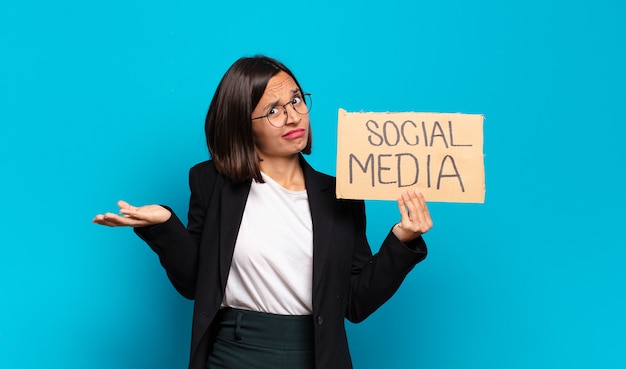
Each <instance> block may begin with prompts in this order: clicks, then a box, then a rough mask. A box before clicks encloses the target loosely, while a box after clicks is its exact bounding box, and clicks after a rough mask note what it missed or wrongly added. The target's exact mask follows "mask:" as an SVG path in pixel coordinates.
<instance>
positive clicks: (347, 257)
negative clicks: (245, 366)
mask: <svg viewBox="0 0 626 369" xmlns="http://www.w3.org/2000/svg"><path fill="white" fill-rule="evenodd" d="M300 162H301V165H302V168H303V171H304V179H305V183H306V190H307V194H308V198H309V205H310V209H311V217H312V221H313V321H312V322H311V324H314V328H315V337H314V342H315V366H316V368H317V369H333V368H337V369H350V368H352V362H351V359H350V353H349V351H348V342H347V339H346V332H345V327H344V319H348V320H350V321H352V322H360V321H362V320H363V319H365V318H366V317H367V316H369V315H370V314H371V313H373V312H374V311H375V310H376V309H377V308H378V307H380V306H381V305H382V304H383V303H384V302H385V301H387V300H388V299H389V298H390V297H391V296H392V295H393V294H394V292H395V291H396V290H397V289H398V287H399V286H400V284H401V283H402V281H403V280H404V278H405V276H406V274H407V273H408V272H409V271H410V270H411V269H412V268H413V267H414V266H415V264H417V263H418V262H420V261H421V260H423V259H424V258H425V257H426V244H425V243H424V241H423V239H422V238H421V237H420V238H418V239H416V240H414V241H412V242H411V243H410V244H403V243H402V242H400V241H399V240H398V239H397V238H396V237H395V236H394V235H393V233H391V232H389V234H388V236H387V237H386V239H385V240H384V241H383V243H382V245H381V247H380V250H379V251H378V253H377V254H376V255H372V252H371V249H370V247H369V244H368V242H367V239H366V236H365V223H366V222H365V205H364V202H363V201H355V200H340V199H337V198H336V197H335V179H334V178H333V177H330V176H328V175H325V174H322V173H320V172H317V171H315V170H314V169H313V168H312V167H311V166H309V164H308V163H307V162H306V161H305V160H304V158H302V157H300ZM250 184H251V182H247V183H243V184H238V185H233V184H230V183H229V182H228V181H227V180H226V179H225V178H224V177H223V176H222V175H220V174H218V173H217V171H216V170H215V167H214V165H213V163H212V161H206V162H203V163H200V164H197V165H196V166H194V167H193V168H191V170H190V172H189V186H190V189H191V198H190V201H189V214H188V226H187V228H185V227H184V225H183V224H182V223H181V221H180V220H179V219H178V217H177V216H176V215H175V214H174V213H172V216H171V218H170V219H169V220H168V221H166V222H165V223H163V224H159V225H156V226H151V227H143V228H135V232H136V233H137V234H138V235H139V236H140V237H141V238H142V239H143V240H145V241H146V242H147V243H148V245H149V246H150V247H151V248H152V249H153V250H154V251H155V252H156V253H157V254H158V256H159V259H160V261H161V264H162V265H163V267H164V268H165V271H166V272H167V275H168V277H169V279H170V281H171V282H172V284H173V285H174V287H175V288H176V289H177V290H178V292H180V294H182V295H183V296H184V297H186V298H189V299H195V304H194V311H193V326H192V338H191V358H190V363H189V368H190V369H203V368H205V365H206V362H207V357H208V353H209V350H210V343H211V342H212V338H213V336H214V332H213V328H214V327H213V325H212V322H213V319H214V318H215V315H216V314H217V312H218V310H219V308H220V304H221V302H222V299H223V296H224V290H225V287H226V280H227V278H228V272H229V269H230V264H231V261H232V257H233V251H234V247H235V241H236V239H237V232H238V230H239V225H240V223H241V219H242V216H243V210H244V206H245V204H246V200H247V197H248V193H249V191H250Z"/></svg>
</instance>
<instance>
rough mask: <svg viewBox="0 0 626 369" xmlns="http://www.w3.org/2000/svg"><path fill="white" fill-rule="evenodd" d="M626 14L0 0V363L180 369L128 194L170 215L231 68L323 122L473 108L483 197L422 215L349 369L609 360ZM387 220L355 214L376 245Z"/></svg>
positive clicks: (617, 287) (618, 287) (327, 147)
mask: <svg viewBox="0 0 626 369" xmlns="http://www.w3.org/2000/svg"><path fill="white" fill-rule="evenodd" d="M625 36H626V5H625V3H624V2H623V1H611V0H595V1H590V0H589V1H576V0H574V1H565V0H550V1H545V0H542V1H538V0H528V1H508V2H502V1H490V0H479V1H473V2H469V1H460V0H458V1H453V0H444V1H430V2H419V1H408V0H386V1H372V2H362V1H344V2H338V1H326V0H324V1H308V2H261V1H244V0H242V1H233V2H211V1H177V2H173V1H172V2H168V1H162V0H157V1H147V0H124V1H121V0H110V1H106V2H104V1H95V2H84V1H61V2H43V1H34V2H28V1H24V2H4V3H3V4H2V5H1V6H0V42H1V44H0V50H1V51H0V53H1V54H0V158H1V159H0V160H2V166H1V168H2V180H1V181H0V186H1V191H0V196H2V205H3V206H2V214H1V215H0V217H1V219H0V368H7V369H13V368H20V369H21V368H42V367H47V368H67V369H74V368H81V369H82V368H90V369H100V368H116V369H118V368H155V369H156V368H183V367H185V366H186V363H187V359H188V350H189V337H190V318H191V308H192V304H191V302H189V301H187V300H185V299H183V298H182V297H180V296H179V295H177V294H176V292H175V291H174V289H173V288H172V287H171V286H170V285H169V282H168V281H167V279H166V277H165V273H164V272H163V270H162V269H161V267H160V265H159V263H158V260H157V257H156V256H155V255H154V254H153V253H152V252H151V251H150V250H149V248H148V247H147V246H145V245H144V244H143V243H142V242H141V241H140V240H139V239H138V238H137V237H135V236H134V235H133V233H132V231H131V230H129V229H108V228H105V227H99V226H96V225H93V224H91V219H92V217H93V216H94V215H95V214H96V213H100V212H104V211H115V210H116V206H115V202H116V201H117V200H118V199H120V198H122V199H126V200H128V201H131V202H132V203H135V204H145V203H155V202H157V203H166V204H170V205H171V206H172V207H173V208H174V209H175V210H176V211H177V212H178V213H179V214H180V215H181V216H182V217H183V218H184V216H185V215H186V211H187V201H188V195H189V192H188V191H189V190H188V187H187V171H188V169H189V167H190V166H192V165H193V164H195V163H197V162H199V161H203V160H205V159H206V158H207V156H208V154H207V150H206V148H205V144H204V138H203V122H204V115H205V113H206V110H207V107H208V104H209V101H210V98H211V97H212V95H213V92H214V90H215V87H216V86H217V83H218V81H219V79H220V78H221V76H222V75H223V73H224V72H225V71H226V69H227V68H228V66H229V65H230V64H231V63H232V62H234V61H235V60H236V59H237V58H239V57H240V56H244V55H253V54H257V53H262V54H267V55H270V56H273V57H276V58H278V59H280V60H282V61H283V62H284V63H286V64H287V65H288V66H289V67H290V68H291V69H292V70H293V71H294V72H295V73H296V75H297V76H298V78H299V79H300V82H301V83H302V85H303V86H304V88H305V89H306V90H307V91H310V92H311V93H313V101H314V108H313V110H312V113H311V119H312V124H313V129H314V134H315V138H314V153H313V154H312V155H311V156H310V158H309V160H310V162H311V163H312V164H313V165H314V166H315V167H316V168H317V169H319V170H322V171H325V172H327V173H330V174H333V173H334V172H335V159H334V158H335V153H336V123H337V109H338V108H340V107H341V108H344V109H346V110H348V111H360V110H364V111H427V112H463V113H480V114H484V115H485V132H484V134H485V154H486V158H485V164H486V186H487V195H486V202H485V204H482V205H480V204H448V203H431V204H430V208H431V213H432V216H433V218H434V219H435V228H434V229H433V230H432V231H431V232H430V233H429V234H428V235H427V241H428V243H429V246H430V255H429V257H428V258H427V259H426V261H424V262H423V263H422V264H420V265H418V267H417V268H416V269H415V270H414V271H413V272H412V273H411V274H410V275H409V276H408V278H407V280H406V282H405V283H404V285H403V286H402V287H401V289H400V290H399V291H398V293H397V294H396V295H395V296H394V297H393V298H392V299H391V300H390V301H389V302H388V303H387V304H386V305H384V306H383V307H382V308H381V309H380V310H379V311H377V312H376V313H375V314H374V315H373V316H371V317H370V318H369V319H368V320H367V321H365V322H364V323H361V324H359V325H352V324H348V333H349V337H350V346H351V349H352V354H353V360H354V363H355V367H356V368H359V369H366V368H424V369H435V368H436V369H447V368H455V369H456V368H458V369H474V368H481V369H491V368H493V369H495V368H624V367H626V333H624V332H625V331H626V317H625V315H624V312H625V311H626V293H625V282H626V268H624V266H623V263H624V260H625V259H626V251H625V248H624V246H625V245H626V243H625V242H624V237H623V223H624V220H626V219H625V218H626V217H625V216H624V207H625V206H626V202H625V200H624V199H625V196H624V180H623V171H624V158H625V154H626V152H625V149H624V142H623V141H624V140H623V137H624V134H625V133H626V130H625V128H624V127H625V126H626V122H625V119H624V106H625V103H626V93H625V91H624V89H625V86H626V73H625V68H624V66H625V65H626V52H625V49H626V42H625V41H626V37H625ZM397 218H398V215H397V209H396V205H395V204H394V203H393V202H385V201H369V202H368V220H369V228H368V234H369V236H370V240H371V243H372V247H373V248H374V249H375V250H376V249H377V248H378V245H379V242H380V241H381V240H382V238H383V237H384V236H385V234H386V232H387V231H388V229H389V227H390V226H391V225H392V224H393V223H394V222H395V220H396V219H397Z"/></svg>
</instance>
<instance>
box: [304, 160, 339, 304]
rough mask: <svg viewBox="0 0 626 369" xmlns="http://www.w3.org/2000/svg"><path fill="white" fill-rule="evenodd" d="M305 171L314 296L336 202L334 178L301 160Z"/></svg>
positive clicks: (325, 253)
mask: <svg viewBox="0 0 626 369" xmlns="http://www.w3.org/2000/svg"><path fill="white" fill-rule="evenodd" d="M300 163H301V165H302V169H303V171H304V180H305V182H306V189H307V196H308V197H309V207H310V209H311V219H312V222H313V295H314V296H315V294H316V291H317V289H318V287H319V283H320V281H321V280H322V276H323V275H324V271H325V267H326V263H325V262H324V261H325V260H326V257H327V255H328V251H329V247H330V240H331V235H332V228H333V224H334V215H335V214H334V212H333V206H334V201H335V194H334V192H333V191H334V188H335V186H334V180H333V178H332V177H329V176H326V175H323V174H321V173H319V172H317V171H315V170H314V169H313V168H312V167H311V166H310V165H309V164H308V163H307V162H306V161H305V160H304V158H302V157H301V158H300Z"/></svg>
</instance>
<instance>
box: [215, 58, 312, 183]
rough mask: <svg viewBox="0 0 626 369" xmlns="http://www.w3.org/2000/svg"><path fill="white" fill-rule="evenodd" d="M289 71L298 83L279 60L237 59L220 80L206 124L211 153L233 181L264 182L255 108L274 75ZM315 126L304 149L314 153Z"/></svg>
mask: <svg viewBox="0 0 626 369" xmlns="http://www.w3.org/2000/svg"><path fill="white" fill-rule="evenodd" d="M281 71H282V72H285V73H287V74H288V75H289V76H291V78H293V80H294V81H295V82H296V85H298V88H299V89H300V90H301V91H302V88H301V87H300V83H298V80H297V79H296V77H295V76H294V75H293V73H292V72H291V71H290V70H289V69H288V68H287V67H286V66H284V65H283V64H282V63H280V62H279V61H277V60H275V59H272V58H268V57H266V56H254V57H244V58H241V59H239V60H237V61H236V62H235V63H234V64H233V65H232V66H231V67H230V68H229V69H228V71H226V74H224V77H222V80H221V81H220V83H219V85H218V86H217V89H216V91H215V94H214V95H213V99H212V100H211V105H210V106H209V111H208V113H207V116H206V121H205V124H204V131H205V134H206V142H207V146H208V147H209V153H210V154H211V158H212V159H213V163H214V164H215V168H216V169H217V171H218V172H219V173H221V174H222V175H223V176H224V177H226V178H227V179H228V180H229V181H230V182H231V183H242V182H245V181H248V180H251V179H255V180H256V181H258V182H263V179H262V177H261V170H260V167H259V160H260V159H259V157H258V155H257V153H256V150H255V147H254V137H253V134H252V120H251V118H252V111H253V110H254V108H255V107H256V106H257V104H258V103H259V101H260V100H261V97H262V96H263V92H265V87H266V86H267V83H268V82H269V80H270V78H272V77H273V76H275V75H277V74H278V73H280V72H281ZM311 138H312V137H311V130H310V129H309V137H308V143H307V145H306V147H305V148H304V150H302V153H304V154H310V153H311Z"/></svg>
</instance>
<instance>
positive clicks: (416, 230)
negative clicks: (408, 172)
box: [398, 190, 432, 240]
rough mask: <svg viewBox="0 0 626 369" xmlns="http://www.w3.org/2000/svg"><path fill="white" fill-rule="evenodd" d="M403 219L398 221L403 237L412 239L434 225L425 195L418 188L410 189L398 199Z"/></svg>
mask: <svg viewBox="0 0 626 369" xmlns="http://www.w3.org/2000/svg"><path fill="white" fill-rule="evenodd" d="M398 209H399V211H400V216H401V220H400V223H398V227H399V228H400V233H401V235H402V239H405V240H410V239H413V238H416V237H418V236H420V235H422V234H423V233H426V232H428V231H429V230H430V228H431V227H432V220H431V218H430V212H429V211H428V206H427V205H426V200H425V198H424V195H423V194H422V193H421V192H419V191H418V190H408V191H405V192H404V193H402V196H401V197H400V198H399V199H398Z"/></svg>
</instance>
